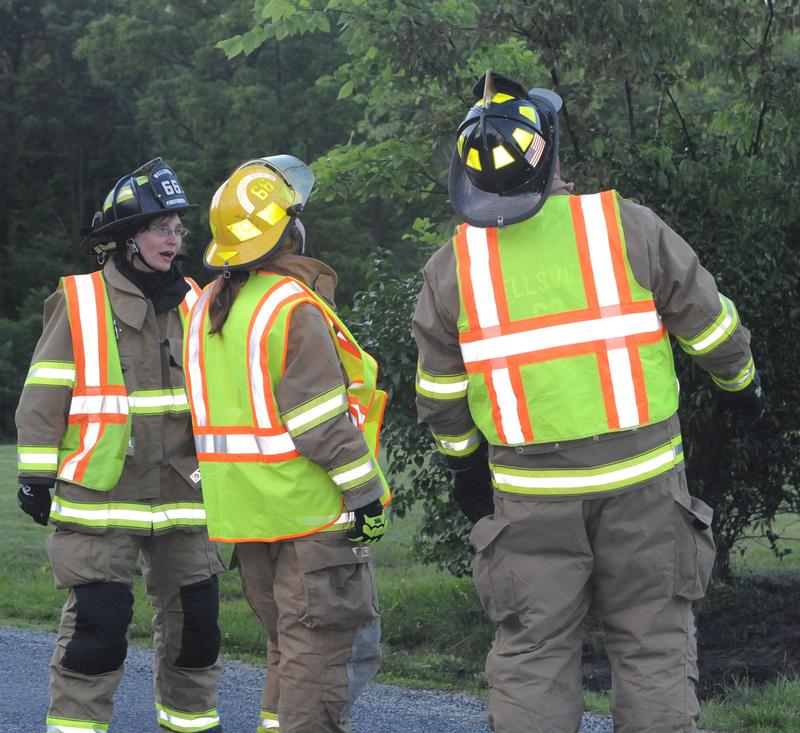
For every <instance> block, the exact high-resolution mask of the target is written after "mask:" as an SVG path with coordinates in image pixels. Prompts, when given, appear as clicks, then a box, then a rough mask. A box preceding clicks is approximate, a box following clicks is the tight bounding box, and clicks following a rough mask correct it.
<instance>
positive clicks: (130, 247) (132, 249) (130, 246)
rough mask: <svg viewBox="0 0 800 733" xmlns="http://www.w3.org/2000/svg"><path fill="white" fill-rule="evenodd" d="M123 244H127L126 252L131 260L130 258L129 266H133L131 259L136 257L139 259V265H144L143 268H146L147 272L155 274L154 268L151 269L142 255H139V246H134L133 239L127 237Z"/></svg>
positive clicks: (134, 241)
mask: <svg viewBox="0 0 800 733" xmlns="http://www.w3.org/2000/svg"><path fill="white" fill-rule="evenodd" d="M125 244H127V245H128V252H130V254H131V258H130V260H131V264H133V258H134V257H137V258H138V259H139V261H140V262H141V263H142V264H143V265H144V266H145V267H146V268H147V269H148V270H150V271H152V272H157V270H156V268H155V267H151V266H150V264H149V263H148V262H147V261H146V260H145V258H144V257H143V256H142V253H141V251H140V250H139V245H138V244H136V240H135V239H134V238H133V237H128V239H127V241H126V242H125Z"/></svg>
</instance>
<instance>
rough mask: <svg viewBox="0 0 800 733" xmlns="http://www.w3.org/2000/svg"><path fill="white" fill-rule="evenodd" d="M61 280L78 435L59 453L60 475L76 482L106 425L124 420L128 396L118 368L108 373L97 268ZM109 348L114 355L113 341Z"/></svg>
mask: <svg viewBox="0 0 800 733" xmlns="http://www.w3.org/2000/svg"><path fill="white" fill-rule="evenodd" d="M63 286H64V290H65V295H66V301H67V308H68V314H69V322H70V331H71V334H72V346H73V351H74V356H75V385H74V386H73V389H72V400H71V403H70V410H69V415H68V417H67V425H68V426H69V425H75V424H79V425H80V441H79V445H78V448H77V450H75V451H74V452H72V453H71V454H70V455H67V456H66V457H64V458H63V459H62V461H61V466H60V468H59V478H62V479H65V480H67V481H74V482H76V483H81V481H83V478H84V473H85V471H86V468H87V466H88V463H89V460H90V458H91V456H92V452H93V450H94V448H95V447H96V446H97V444H98V443H99V442H100V439H101V438H102V436H103V432H104V430H105V426H106V425H108V424H110V423H116V424H122V425H124V424H126V423H127V422H128V420H129V416H128V397H127V391H126V389H125V385H124V383H123V381H122V374H121V370H120V371H119V373H118V374H116V375H114V376H115V379H113V380H112V379H111V377H110V376H109V372H110V354H109V339H110V338H113V336H112V334H113V325H112V324H111V323H109V317H110V308H109V306H108V303H107V299H106V292H105V283H104V281H103V274H102V272H99V271H98V272H94V273H92V274H91V275H78V276H73V277H65V278H63ZM113 351H114V357H115V358H116V360H117V361H119V357H118V355H117V354H116V345H114V348H113ZM115 371H118V370H115Z"/></svg>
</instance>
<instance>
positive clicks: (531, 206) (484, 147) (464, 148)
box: [448, 72, 561, 227]
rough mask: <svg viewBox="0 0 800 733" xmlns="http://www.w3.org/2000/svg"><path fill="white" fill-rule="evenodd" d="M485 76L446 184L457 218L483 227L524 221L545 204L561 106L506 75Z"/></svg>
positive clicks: (548, 93) (547, 94) (552, 94)
mask: <svg viewBox="0 0 800 733" xmlns="http://www.w3.org/2000/svg"><path fill="white" fill-rule="evenodd" d="M487 77H488V78H487V80H486V83H483V80H481V82H479V84H476V86H475V89H474V91H475V93H476V95H479V87H480V88H481V89H483V90H484V92H483V94H482V95H480V98H479V99H478V101H477V103H476V104H475V105H474V106H473V107H472V109H470V111H469V112H468V113H467V116H466V118H465V119H464V121H463V122H462V123H461V125H460V127H459V133H458V141H457V145H456V148H455V150H454V151H453V155H452V158H451V161H450V174H449V180H448V188H449V192H450V200H451V203H452V205H453V209H454V210H455V212H456V214H458V216H459V217H461V218H462V219H464V220H465V221H467V222H469V223H470V224H472V225H474V226H480V227H493V226H502V225H504V224H514V223H516V222H519V221H523V220H525V219H528V218H530V217H531V216H533V215H534V214H535V213H536V212H537V211H538V210H539V209H540V208H541V207H542V205H543V204H544V202H545V200H546V199H547V196H548V195H549V193H550V186H551V184H552V180H553V174H554V172H555V168H556V164H557V161H558V108H559V107H560V104H561V98H560V97H559V96H558V95H557V94H556V93H555V92H551V91H550V90H540V89H532V90H530V92H525V91H524V89H523V88H522V87H521V86H520V85H519V84H517V83H516V82H513V81H511V80H510V79H508V78H507V77H504V76H502V75H499V74H496V75H492V74H491V72H487ZM487 90H488V91H487Z"/></svg>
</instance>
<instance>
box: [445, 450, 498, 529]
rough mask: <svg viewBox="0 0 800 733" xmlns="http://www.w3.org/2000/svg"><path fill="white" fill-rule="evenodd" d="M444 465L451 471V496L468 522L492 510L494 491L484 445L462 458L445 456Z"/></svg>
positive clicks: (490, 512) (486, 514)
mask: <svg viewBox="0 0 800 733" xmlns="http://www.w3.org/2000/svg"><path fill="white" fill-rule="evenodd" d="M445 465H446V466H447V467H448V468H449V469H450V470H451V471H452V473H453V498H454V499H455V501H456V504H458V507H459V509H461V511H462V512H463V514H464V516H465V517H466V518H467V519H469V521H470V522H472V523H473V524H475V522H477V521H478V520H479V519H481V518H483V517H485V516H488V515H489V514H492V513H493V512H494V498H493V496H494V491H493V489H492V476H491V473H490V472H489V459H488V457H487V455H486V446H485V445H482V446H481V447H480V448H479V449H478V450H477V451H475V452H474V453H471V454H470V455H468V456H464V457H463V458H456V457H453V456H445Z"/></svg>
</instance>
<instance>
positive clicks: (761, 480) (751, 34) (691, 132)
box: [225, 0, 800, 573]
mask: <svg viewBox="0 0 800 733" xmlns="http://www.w3.org/2000/svg"><path fill="white" fill-rule="evenodd" d="M798 23H800V10H799V9H798V4H797V3H796V2H793V1H789V0H787V1H786V2H778V1H777V0H766V1H765V2H762V1H761V0H758V1H757V0H748V1H742V0H700V1H699V2H695V1H689V0H670V2H666V3H641V2H638V0H614V2H608V3H596V4H587V3H580V2H577V0H541V1H540V2H537V3H529V2H524V1H523V0H507V1H506V2H503V3H495V2H489V1H481V0H476V1H474V2H458V1H457V0H434V1H432V2H424V3H423V2H421V1H414V0H370V2H365V1H364V0H303V1H301V2H296V3H287V2H282V1H281V0H257V2H256V3H255V9H254V25H253V28H252V29H251V30H250V31H248V32H247V34H245V36H247V35H248V34H250V38H249V40H248V44H249V47H250V48H251V49H252V47H253V46H254V44H255V45H257V43H259V42H267V41H268V40H269V39H272V38H285V37H290V36H302V35H303V34H304V33H326V32H327V30H326V29H327V28H330V29H331V30H330V36H331V42H333V43H337V44H339V45H340V46H341V47H342V48H343V49H344V50H345V51H346V53H347V59H346V60H345V61H344V62H343V63H342V64H340V65H338V66H334V67H330V69H328V70H327V73H326V74H324V75H323V76H322V77H320V78H319V79H318V81H317V84H318V85H319V86H321V87H323V88H326V87H330V86H334V87H335V88H336V89H337V90H338V92H337V97H338V98H339V99H340V100H346V101H348V102H349V101H351V100H354V101H356V102H357V104H358V105H359V106H360V108H361V117H360V120H359V122H358V123H357V125H356V128H355V134H354V135H353V136H352V137H351V138H350V139H348V141H347V142H346V143H343V144H340V145H338V146H336V147H335V148H333V149H332V150H330V151H329V152H328V153H327V154H326V156H325V157H324V158H323V159H321V160H318V161H317V163H316V166H315V170H316V171H317V173H318V176H319V178H320V180H321V181H322V182H323V185H325V182H326V181H333V180H336V181H338V182H339V185H341V186H343V187H344V189H346V191H347V196H348V197H349V198H350V199H352V198H354V197H355V198H356V199H358V200H361V201H364V202H368V201H370V200H372V199H373V198H376V197H377V198H379V199H380V200H381V201H382V202H383V204H384V205H388V206H389V207H390V208H393V209H394V210H395V211H398V212H404V214H405V217H406V222H407V224H406V226H407V236H406V238H405V239H404V240H403V241H404V242H414V241H416V242H423V243H424V242H428V243H430V241H431V240H432V239H438V241H439V243H441V242H445V241H446V240H447V238H448V237H449V236H450V234H451V232H452V227H453V223H454V222H453V219H452V214H451V212H450V210H449V207H448V204H447V200H446V173H447V163H448V159H449V155H450V151H451V149H452V145H453V142H454V131H455V128H456V126H457V124H458V122H459V121H460V119H461V118H462V117H463V115H464V114H465V113H466V110H467V108H468V105H469V104H470V103H471V100H470V99H469V96H468V95H469V90H470V89H471V86H472V82H473V81H474V79H475V78H477V77H478V76H480V75H481V74H482V73H483V71H485V69H487V68H492V69H495V70H498V71H502V72H503V73H506V74H508V75H509V76H512V77H514V78H519V79H521V80H524V81H527V82H529V83H530V85H531V86H549V87H551V88H555V89H556V90H557V91H558V92H559V93H560V94H561V95H562V97H563V98H564V101H565V103H564V108H563V111H562V114H561V125H562V169H563V170H564V171H565V177H566V178H567V179H569V180H575V181H576V182H577V189H576V190H578V191H592V190H597V189H599V188H609V187H613V188H617V189H618V190H619V191H621V192H622V193H623V194H624V195H627V196H629V197H632V198H635V199H636V200H638V201H639V202H641V203H644V204H645V205H648V206H650V207H651V208H653V209H654V210H656V211H657V212H659V214H660V215H661V216H662V217H663V218H664V219H665V220H666V221H667V222H668V223H669V224H670V225H671V226H673V228H675V229H676V230H677V231H678V232H679V233H681V234H682V235H683V236H684V237H685V238H686V239H687V241H689V242H690V244H692V246H693V247H694V248H695V249H696V251H697V252H698V253H699V255H700V257H701V260H702V261H703V262H704V264H705V265H706V266H707V267H708V268H709V269H710V270H711V271H712V272H714V273H715V274H716V275H717V279H718V282H719V284H720V287H721V289H722V290H723V291H725V292H726V294H728V295H729V296H730V297H732V298H733V299H734V301H735V302H736V303H737V305H738V307H739V310H740V312H741V313H742V315H743V318H744V321H745V322H746V323H747V324H748V325H749V327H750V329H751V330H752V333H753V348H754V353H755V357H756V360H757V364H758V366H759V370H760V372H761V375H762V378H763V381H764V384H765V387H766V391H767V394H768V395H769V400H770V405H771V410H770V415H769V417H768V418H767V419H766V420H765V421H764V424H763V425H762V426H761V427H760V428H759V429H758V430H757V431H753V430H748V431H745V430H742V428H741V426H737V425H736V424H732V423H731V419H730V416H725V415H720V414H718V413H717V411H716V410H715V408H714V399H713V395H712V390H711V387H710V380H709V379H708V377H707V376H706V375H704V374H703V373H701V372H700V371H699V370H698V369H697V368H695V367H694V366H693V365H692V364H690V363H688V360H686V359H684V358H681V357H680V356H679V357H678V359H677V360H678V362H679V368H680V372H681V376H682V386H683V392H682V401H681V415H682V418H683V424H684V433H685V437H686V443H687V445H688V449H687V455H688V464H689V475H690V481H691V485H692V490H693V491H694V492H695V493H697V494H699V495H701V496H703V497H704V498H705V499H706V500H707V501H708V502H709V503H711V504H712V505H715V506H716V508H717V513H718V520H717V523H716V530H717V536H718V539H719V546H720V547H719V549H720V563H719V567H720V569H721V571H722V572H723V573H724V572H726V571H727V568H728V556H729V553H730V551H731V549H732V548H733V545H734V543H735V541H736V539H737V538H739V537H741V536H742V533H743V532H744V530H745V528H746V527H747V526H748V525H750V524H751V523H752V522H753V521H754V520H758V521H761V522H763V524H764V526H765V527H766V528H767V529H768V530H769V527H770V522H771V519H772V517H774V514H775V512H777V511H779V510H787V509H788V510H792V511H797V510H798V509H800V491H798V468H797V464H798V461H797V459H798V447H797V446H798V442H799V441H798V407H797V405H798V399H797V397H798V387H797V380H796V378H795V376H794V364H795V363H797V361H798V346H797V340H796V339H794V338H792V337H790V336H789V332H790V331H791V329H792V328H793V324H794V320H793V318H792V316H794V315H796V313H797V307H796V304H795V303H796V296H797V278H798V264H797V262H798V260H797V254H798V253H797V244H796V243H797V241H798V234H800V220H799V219H798V214H797V208H796V205H793V204H794V202H795V201H796V200H797V197H798V193H800V190H799V189H800V184H799V183H798V178H797V175H796V173H795V170H794V168H795V165H796V161H797V160H798V158H800V143H798V135H797V133H798V124H797V116H796V112H795V111H796V109H797V108H798V102H800V84H799V83H798V82H799V81H800V75H799V73H798V72H799V69H798V66H799V65H800V33H799V32H798ZM244 43H245V42H244V36H243V37H242V38H239V39H232V40H231V41H230V42H228V44H227V45H226V46H225V49H226V52H227V53H228V54H229V55H232V56H235V55H236V54H237V53H239V52H241V51H242V50H244ZM330 190H335V189H334V188H331V189H330ZM424 250H425V248H424V247H419V246H418V247H416V248H412V247H406V246H401V245H395V246H394V247H392V249H391V252H388V253H385V254H384V255H382V256H381V257H380V258H379V259H377V260H376V261H375V266H376V267H379V268H381V272H382V275H380V276H379V277H377V276H376V280H375V282H373V283H372V285H371V287H370V288H369V290H367V291H366V292H364V293H362V294H361V295H360V296H359V297H358V298H357V299H356V301H355V304H354V307H353V314H352V316H351V318H354V319H355V320H356V323H357V325H358V326H359V328H360V332H361V337H362V338H363V339H364V340H365V342H366V343H368V344H370V346H371V347H372V348H373V350H374V352H375V353H376V355H377V356H378V358H379V361H380V362H381V363H383V364H384V365H387V366H385V367H384V372H383V374H384V379H385V380H386V382H387V384H388V385H389V386H390V387H391V389H392V392H393V400H392V403H391V405H390V408H389V419H388V424H387V428H386V433H387V434H386V437H385V438H384V446H385V448H384V450H385V452H386V455H387V457H388V460H389V463H390V466H391V468H392V470H393V471H394V473H395V475H396V476H402V478H403V481H402V484H401V485H402V487H403V488H402V491H401V492H400V495H399V497H398V507H399V509H400V511H403V509H404V507H405V506H407V504H409V503H412V502H416V501H419V502H421V504H422V506H423V508H424V509H425V520H424V523H423V528H422V530H421V535H420V537H419V543H418V547H419V550H420V552H421V554H422V555H423V556H424V557H426V558H427V559H429V560H433V561H436V562H439V563H441V564H444V565H447V566H448V567H450V568H451V569H454V570H456V571H457V570H459V569H462V570H463V569H464V568H465V562H466V556H465V552H464V549H463V548H464V542H463V532H464V526H463V524H462V523H461V520H459V519H458V518H456V517H455V516H454V514H453V512H452V508H451V507H452V504H450V503H448V501H447V486H446V480H445V478H444V476H443V475H442V473H441V470H440V469H437V468H436V467H435V466H432V465H431V464H430V462H429V459H428V458H427V456H429V455H430V452H431V450H432V445H431V443H430V440H429V438H428V437H427V436H426V434H425V432H424V430H422V429H421V428H420V426H418V425H417V424H416V422H415V419H414V407H413V374H414V368H415V359H414V346H413V344H412V342H411V340H410V336H409V334H408V321H409V318H410V314H411V312H412V309H413V302H414V299H415V295H416V292H417V290H418V285H419V283H418V279H417V278H418V275H417V274H416V272H415V269H416V268H417V267H419V265H420V264H421V263H422V262H423V261H424V259H425V257H426V256H427V255H428V254H430V252H431V249H430V248H428V250H427V251H424ZM415 257H416V260H415ZM407 264H413V265H414V266H415V267H413V268H409V269H408V270H405V273H406V274H404V269H405V266H406V265H407ZM377 324H380V326H377ZM709 438H710V439H709Z"/></svg>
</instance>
